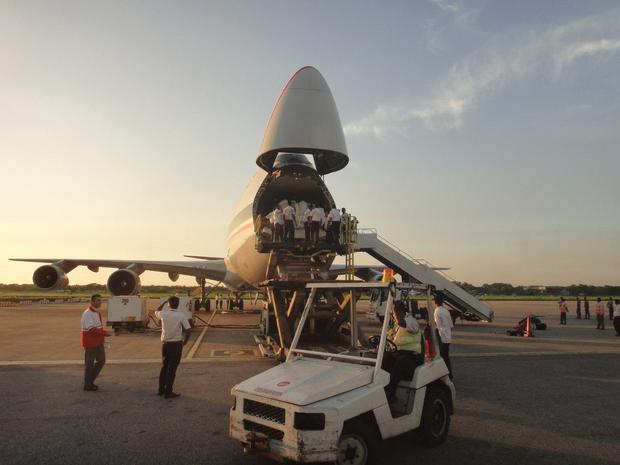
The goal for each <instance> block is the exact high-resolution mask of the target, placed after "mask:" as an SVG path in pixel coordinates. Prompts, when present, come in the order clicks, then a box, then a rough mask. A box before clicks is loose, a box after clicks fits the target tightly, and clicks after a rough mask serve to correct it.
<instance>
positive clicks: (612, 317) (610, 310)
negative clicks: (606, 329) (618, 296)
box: [607, 307, 614, 321]
mask: <svg viewBox="0 0 620 465" xmlns="http://www.w3.org/2000/svg"><path fill="white" fill-rule="evenodd" d="M607 311H608V312H609V319H610V320H611V321H614V308H613V307H607Z"/></svg>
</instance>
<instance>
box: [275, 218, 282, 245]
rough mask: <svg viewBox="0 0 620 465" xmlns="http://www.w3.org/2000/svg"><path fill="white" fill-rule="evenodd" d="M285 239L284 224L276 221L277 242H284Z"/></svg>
mask: <svg viewBox="0 0 620 465" xmlns="http://www.w3.org/2000/svg"><path fill="white" fill-rule="evenodd" d="M283 240H284V225H283V224H279V223H276V235H275V242H282V241H283Z"/></svg>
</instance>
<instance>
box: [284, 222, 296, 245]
mask: <svg viewBox="0 0 620 465" xmlns="http://www.w3.org/2000/svg"><path fill="white" fill-rule="evenodd" d="M284 240H285V241H291V242H292V241H294V240H295V223H293V220H284Z"/></svg>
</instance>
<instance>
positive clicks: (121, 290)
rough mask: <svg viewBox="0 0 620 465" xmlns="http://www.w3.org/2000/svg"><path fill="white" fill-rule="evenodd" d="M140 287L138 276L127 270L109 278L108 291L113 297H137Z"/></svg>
mask: <svg viewBox="0 0 620 465" xmlns="http://www.w3.org/2000/svg"><path fill="white" fill-rule="evenodd" d="M140 287H141V284H140V277H139V276H138V274H137V273H135V272H134V271H132V270H129V269H127V268H123V269H120V270H116V271H115V272H114V273H112V274H111V275H110V277H109V278H108V291H110V293H111V294H112V295H136V294H137V293H138V292H140Z"/></svg>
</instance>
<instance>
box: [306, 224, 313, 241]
mask: <svg viewBox="0 0 620 465" xmlns="http://www.w3.org/2000/svg"><path fill="white" fill-rule="evenodd" d="M311 237H312V236H311V234H310V222H306V223H304V238H305V239H306V242H310V238H311Z"/></svg>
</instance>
